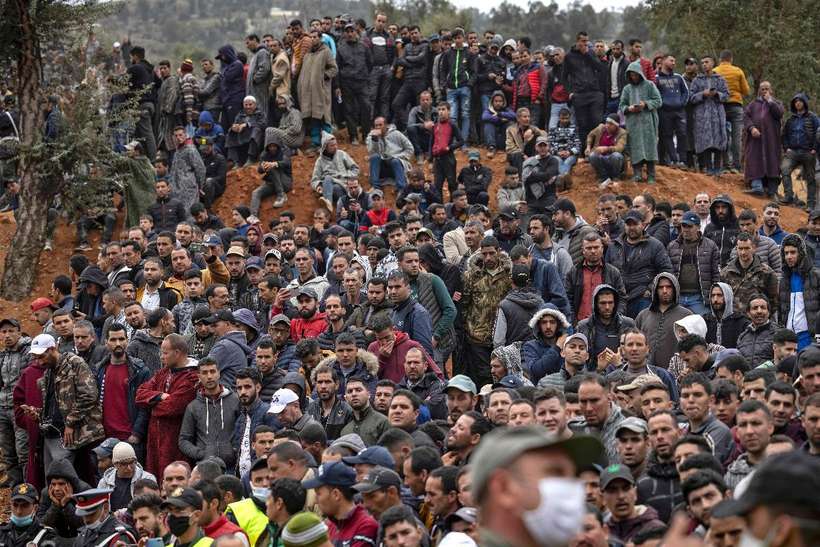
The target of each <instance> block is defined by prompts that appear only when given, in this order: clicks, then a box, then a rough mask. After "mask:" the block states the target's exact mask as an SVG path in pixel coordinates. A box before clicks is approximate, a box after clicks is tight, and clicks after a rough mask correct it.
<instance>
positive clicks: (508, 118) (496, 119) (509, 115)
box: [481, 90, 515, 125]
mask: <svg viewBox="0 0 820 547" xmlns="http://www.w3.org/2000/svg"><path fill="white" fill-rule="evenodd" d="M496 97H501V99H503V101H504V102H503V103H502V105H501V108H500V109H498V110H496V109H495V108H494V107H493V99H495V98H496ZM481 121H482V122H483V123H491V124H494V125H506V124H507V123H508V122H513V121H515V112H513V111H512V110H510V109H509V108H508V107H507V97H505V96H504V92H503V91H500V90H499V91H495V92H493V94H492V95H491V96H490V102H489V103H487V108H486V109H485V110H484V112H482V113H481Z"/></svg>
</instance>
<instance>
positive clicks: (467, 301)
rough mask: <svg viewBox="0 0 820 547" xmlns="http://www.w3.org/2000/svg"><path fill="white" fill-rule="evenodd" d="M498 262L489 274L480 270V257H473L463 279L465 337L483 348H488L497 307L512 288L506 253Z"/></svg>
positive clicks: (482, 269) (482, 263) (481, 260)
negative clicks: (483, 346)
mask: <svg viewBox="0 0 820 547" xmlns="http://www.w3.org/2000/svg"><path fill="white" fill-rule="evenodd" d="M498 258H499V265H498V267H497V269H496V270H495V271H494V272H490V271H489V270H487V269H486V268H485V267H484V259H483V258H482V257H481V254H480V253H477V254H474V255H473V256H472V257H470V260H469V262H468V266H467V273H466V274H465V275H464V293H463V295H462V297H461V305H462V310H463V311H464V323H465V327H466V331H467V335H468V336H469V338H470V341H471V342H476V343H479V344H482V345H485V346H491V345H492V340H493V326H494V324H495V317H496V314H497V313H498V305H499V304H500V303H501V301H502V300H503V299H504V297H505V296H506V295H507V293H508V292H510V288H511V287H512V278H511V275H510V274H511V272H512V261H511V260H510V257H509V256H508V255H507V254H506V253H499V255H498Z"/></svg>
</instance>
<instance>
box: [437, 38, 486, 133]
mask: <svg viewBox="0 0 820 547" xmlns="http://www.w3.org/2000/svg"><path fill="white" fill-rule="evenodd" d="M451 35H452V38H453V47H451V48H450V49H448V50H447V51H445V52H444V53H443V54H442V59H441V64H440V67H439V74H440V75H441V76H440V77H441V79H442V80H443V82H442V83H443V86H442V87H444V88H445V89H446V91H447V102H448V103H449V104H450V112H452V115H453V117H454V119H455V120H459V124H458V125H459V129H460V131H461V140H462V141H464V142H467V139H468V137H469V136H470V99H471V95H472V90H473V87H474V85H475V82H476V78H477V76H478V59H477V56H476V55H474V54H473V53H472V52H470V48H469V46H468V45H467V44H466V43H465V42H464V29H461V28H458V27H456V28H455V29H454V30H453V32H452V34H451Z"/></svg>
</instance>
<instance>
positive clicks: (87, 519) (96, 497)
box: [73, 488, 136, 547]
mask: <svg viewBox="0 0 820 547" xmlns="http://www.w3.org/2000/svg"><path fill="white" fill-rule="evenodd" d="M73 497H74V499H75V500H76V501H77V510H76V514H77V516H78V517H81V518H82V520H83V524H85V526H84V528H83V529H82V530H81V531H80V533H79V534H78V535H77V539H75V540H74V545H76V546H77V547H80V546H82V545H99V546H101V547H114V546H115V545H117V544H118V543H121V542H125V543H134V542H136V538H135V537H134V533H133V531H132V530H131V528H129V527H126V526H124V525H123V524H121V523H120V521H119V520H117V518H116V517H114V514H113V513H112V512H111V503H110V497H111V490H110V489H107V488H95V489H90V490H85V491H83V492H78V493H76V494H74V496H73Z"/></svg>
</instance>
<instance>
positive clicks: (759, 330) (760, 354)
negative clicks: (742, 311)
mask: <svg viewBox="0 0 820 547" xmlns="http://www.w3.org/2000/svg"><path fill="white" fill-rule="evenodd" d="M746 313H747V315H748V316H749V319H750V320H751V322H750V323H749V324H748V325H747V326H746V328H745V329H744V330H743V332H741V333H740V336H739V337H738V339H737V349H738V350H739V351H740V354H741V355H743V357H744V358H745V359H746V361H748V362H749V364H751V365H752V366H753V367H757V366H758V365H760V364H761V363H764V362H766V361H770V360H771V359H772V358H773V357H774V350H773V349H772V339H773V337H774V332H775V330H776V326H775V324H774V323H773V322H772V321H771V312H770V308H769V299H768V298H766V297H765V296H763V295H762V294H757V295H753V296H752V297H751V298H750V299H749V307H748V309H747V312H746Z"/></svg>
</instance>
